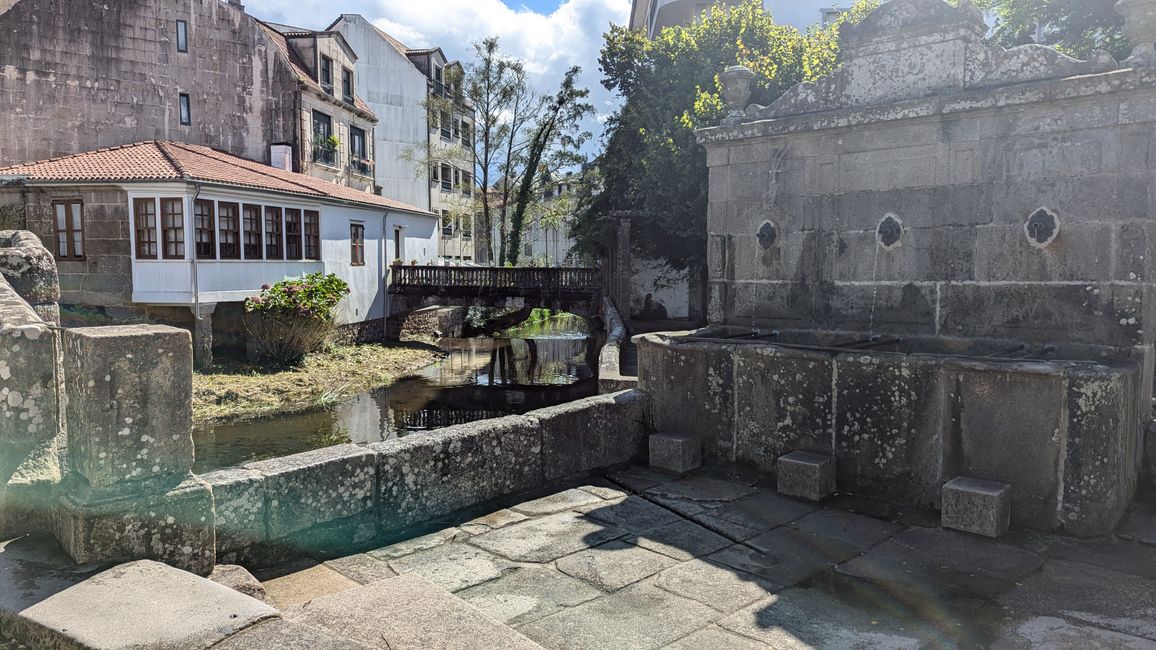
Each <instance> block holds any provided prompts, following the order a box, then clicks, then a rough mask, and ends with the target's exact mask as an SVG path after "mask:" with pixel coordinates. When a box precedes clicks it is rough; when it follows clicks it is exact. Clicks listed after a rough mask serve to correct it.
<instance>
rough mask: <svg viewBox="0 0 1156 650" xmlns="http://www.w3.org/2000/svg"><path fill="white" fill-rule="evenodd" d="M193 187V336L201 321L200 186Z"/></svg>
mask: <svg viewBox="0 0 1156 650" xmlns="http://www.w3.org/2000/svg"><path fill="white" fill-rule="evenodd" d="M193 187H195V188H196V191H195V192H193V206H192V207H193V213H192V216H193V232H192V235H193V237H192V242H191V243H192V245H193V261H192V264H193V266H192V268H193V335H194V336H195V335H196V332H197V329H198V327H199V325H198V323H200V321H201V289H200V278H198V277H197V275H198V273H197V271H198V270H199V267H198V266H197V222H196V218H197V216H196V215H197V199H198V198H200V196H201V184H200V183H195V182H194V183H193ZM187 234H188V233H186V235H187ZM186 250H187V249H186Z"/></svg>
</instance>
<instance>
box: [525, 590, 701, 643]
mask: <svg viewBox="0 0 1156 650" xmlns="http://www.w3.org/2000/svg"><path fill="white" fill-rule="evenodd" d="M718 617H719V613H718V612H717V611H715V610H713V609H711V608H709V607H707V606H706V605H703V604H701V603H699V602H697V601H694V600H691V599H689V598H683V597H681V596H676V595H674V594H672V593H670V592H668V591H664V590H662V589H659V588H658V587H655V586H652V585H649V584H636V585H631V586H629V587H626V588H625V589H622V590H620V591H618V592H616V593H614V594H611V595H609V596H603V597H602V598H597V599H595V600H592V601H590V602H587V603H583V604H581V605H579V606H577V607H572V608H570V609H567V610H564V611H561V612H558V613H557V614H554V615H553V616H548V617H546V618H543V619H540V620H537V621H535V622H533V623H530V624H528V625H523V626H522V627H520V628H518V629H519V631H521V632H522V633H523V634H525V635H526V636H528V637H530V638H531V639H534V640H535V641H537V642H539V643H541V644H542V645H544V646H546V647H549V648H552V649H555V650H606V649H608V648H630V649H631V650H651V649H652V648H661V647H663V646H665V645H666V644H668V643H671V642H674V641H676V640H678V639H681V638H682V637H684V636H686V635H688V634H690V633H691V632H694V631H696V630H698V629H699V628H701V627H703V626H705V625H707V624H708V623H710V622H711V621H713V620H715V619H716V618H718Z"/></svg>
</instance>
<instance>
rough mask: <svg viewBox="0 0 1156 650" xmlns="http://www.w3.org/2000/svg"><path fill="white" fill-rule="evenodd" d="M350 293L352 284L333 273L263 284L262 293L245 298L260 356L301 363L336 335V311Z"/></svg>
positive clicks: (248, 322) (292, 363)
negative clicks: (307, 355) (270, 284)
mask: <svg viewBox="0 0 1156 650" xmlns="http://www.w3.org/2000/svg"><path fill="white" fill-rule="evenodd" d="M348 294H349V285H348V284H346V283H345V281H344V280H342V279H341V278H339V277H337V276H336V275H333V274H332V273H331V274H329V275H322V274H321V273H312V274H310V275H307V276H305V277H304V278H301V279H299V280H298V279H293V280H282V281H281V282H278V283H277V284H274V285H272V286H269V285H267V284H266V285H263V286H262V287H261V293H260V294H259V295H256V296H253V297H251V298H248V299H246V300H245V326H246V327H247V328H248V330H249V333H250V334H251V335H252V336H253V339H254V341H255V342H256V346H257V356H258V357H260V358H262V359H267V360H270V361H273V362H276V363H283V364H289V365H298V364H300V363H301V362H302V361H303V360H304V359H305V355H306V354H309V353H310V352H314V351H316V350H319V349H321V348H322V347H323V346H324V345H325V344H326V343H327V342H328V341H329V340H330V338H331V337H332V336H333V333H334V331H335V330H336V329H337V325H336V323H335V322H334V315H333V310H334V308H335V307H337V304H338V303H340V302H341V300H342V299H343V298H344V297H345V296H346V295H348Z"/></svg>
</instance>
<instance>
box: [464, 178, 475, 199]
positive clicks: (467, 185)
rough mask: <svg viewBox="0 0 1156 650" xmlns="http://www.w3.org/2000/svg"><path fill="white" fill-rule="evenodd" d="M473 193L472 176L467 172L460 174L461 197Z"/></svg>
mask: <svg viewBox="0 0 1156 650" xmlns="http://www.w3.org/2000/svg"><path fill="white" fill-rule="evenodd" d="M473 193H474V175H473V174H471V173H469V172H462V196H470V195H471V194H473Z"/></svg>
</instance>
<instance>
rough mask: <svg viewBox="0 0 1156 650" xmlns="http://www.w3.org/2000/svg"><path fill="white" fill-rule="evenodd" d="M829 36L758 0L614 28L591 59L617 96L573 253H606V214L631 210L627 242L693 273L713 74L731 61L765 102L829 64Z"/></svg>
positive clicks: (714, 95)
mask: <svg viewBox="0 0 1156 650" xmlns="http://www.w3.org/2000/svg"><path fill="white" fill-rule="evenodd" d="M873 4H874V2H868V1H866V0H861V1H860V2H857V3H856V4H855V6H854V8H853V9H852V10H851V13H850V14H849V15H845V18H844V19H845V20H846V19H851V20H855V19H858V18H859V17H861V16H862V15H863V14H864V13H865V12H866V11H867V10H868V8H870V7H871V6H872V5H873ZM840 22H842V21H840ZM837 32H838V24H836V25H832V26H830V27H827V28H825V29H820V28H817V27H816V28H812V29H810V30H808V31H807V32H800V31H799V30H798V29H796V28H794V27H790V26H786V25H780V24H777V23H776V22H775V21H774V19H773V18H772V16H771V14H770V13H768V12H767V11H765V10H764V9H763V7H762V3H761V2H759V1H758V0H748V1H747V2H745V3H744V4H742V5H739V6H737V7H732V8H730V9H725V8H723V7H721V6H716V7H714V8H713V9H712V10H710V11H708V12H704V13H703V14H702V15H701V16H700V17H699V18H698V19H697V20H695V21H694V22H693V23H692V24H691V25H689V26H687V27H670V28H666V29H663V30H662V31H661V32H660V33H659V34H657V35H656V36H655V38H654V39H653V40H648V39H647V38H646V37H645V36H644V35H642V34H641V33H639V32H637V31H631V30H629V29H627V28H625V27H621V26H612V27H611V29H610V31H609V32H608V33H607V34H606V36H605V38H606V43H605V45H604V46H603V48H602V53H601V57H600V58H599V64H600V65H601V70H602V73H603V75H604V79H603V85H605V86H606V88H608V89H610V90H612V91H616V92H617V93H619V94H620V95H622V97H623V98H624V99H625V101H624V103H623V106H622V108H621V109H620V110H619V111H618V112H617V113H616V114H615V115H613V116H612V117H611V119H610V120H609V122H608V124H607V139H606V143H605V150H604V152H603V153H602V155H601V156H600V157H599V158H598V160H597V171H596V174H595V175H594V178H595V181H594V182H593V183H590V184H588V185H587V186H586V187H585V188H580V189H579V194H578V201H579V210H578V218H577V219H576V220H575V224H574V226H573V227H572V229H571V235H572V236H573V237H574V238H575V239H576V240H577V241H578V249H579V251H580V252H583V253H587V254H592V255H599V254H602V253H604V246H605V244H606V243H607V242H608V241H609V234H610V232H611V226H612V220H611V218H610V216H609V213H610V212H612V211H629V212H632V213H635V214H636V215H637V216H635V217H634V218H633V219H632V224H633V229H634V236H633V238H632V239H633V242H634V245H635V247H636V248H637V249H638V252H639V253H641V254H642V255H643V256H644V257H648V258H652V259H665V260H667V262H668V263H669V265H670V266H671V267H673V268H675V269H678V270H683V269H701V268H702V267H703V266H704V264H705V260H706V243H705V239H706V203H707V167H706V154H705V151H704V150H703V149H702V147H700V146H699V145H698V144H697V142H696V141H695V135H694V130H695V129H696V128H700V127H704V126H710V125H713V124H717V123H718V120H719V119H720V118H721V117H722V115H723V112H724V102H723V100H722V97H721V94H722V88H721V85H720V82H719V79H718V74H719V73H720V72H722V70H723V69H724V68H726V67H727V66H729V65H734V64H736V63H737V64H743V65H746V66H748V67H749V68H751V69H752V70H753V71H754V72H755V74H756V79H755V84H754V86H753V88H752V96H751V102H752V103H756V104H770V103H771V102H773V101H774V100H775V99H776V98H778V97H779V96H780V95H781V94H782V93H783V92H784V91H786V90H787V89H789V88H790V87H791V86H793V85H795V84H797V83H799V82H802V81H808V80H812V79H815V78H817V77H819V76H821V75H824V74H827V73H828V72H830V71H831V70H832V69H833V68H834V66H835V65H836V61H837V55H838V40H837V37H836V36H837Z"/></svg>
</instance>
